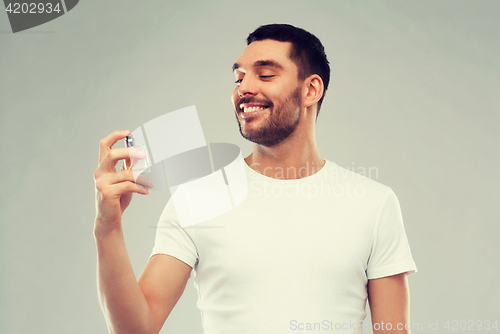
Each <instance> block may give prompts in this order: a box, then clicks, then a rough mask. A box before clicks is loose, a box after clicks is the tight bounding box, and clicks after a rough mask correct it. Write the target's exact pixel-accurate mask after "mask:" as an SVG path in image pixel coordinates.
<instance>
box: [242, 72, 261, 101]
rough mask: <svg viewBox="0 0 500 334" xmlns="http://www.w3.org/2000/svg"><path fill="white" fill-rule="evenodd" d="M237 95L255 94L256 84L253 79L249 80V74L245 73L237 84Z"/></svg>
mask: <svg viewBox="0 0 500 334" xmlns="http://www.w3.org/2000/svg"><path fill="white" fill-rule="evenodd" d="M238 95H239V96H240V97H243V96H253V95H257V85H256V84H255V81H254V80H251V78H250V76H249V75H245V76H244V77H243V79H242V80H241V82H240V85H239V86H238Z"/></svg>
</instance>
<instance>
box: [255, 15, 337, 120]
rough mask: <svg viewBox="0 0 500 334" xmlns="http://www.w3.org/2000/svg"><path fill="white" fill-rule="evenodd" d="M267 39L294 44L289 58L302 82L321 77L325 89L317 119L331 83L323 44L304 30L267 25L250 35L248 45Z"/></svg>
mask: <svg viewBox="0 0 500 334" xmlns="http://www.w3.org/2000/svg"><path fill="white" fill-rule="evenodd" d="M265 39H272V40H275V41H278V42H290V43H292V48H291V49H290V54H289V57H290V59H291V60H292V61H293V62H294V63H295V64H296V65H297V68H298V71H299V73H298V76H299V79H300V80H304V79H306V78H307V77H308V76H310V75H312V74H317V75H319V76H320V77H321V80H323V86H324V89H323V96H321V99H319V101H318V110H317V113H316V117H317V116H318V114H319V109H320V108H321V103H322V102H323V98H324V97H325V93H326V90H327V89H328V83H329V82H330V65H329V62H328V59H327V58H326V54H325V49H324V47H323V44H321V42H320V40H319V39H318V38H317V37H316V36H314V35H313V34H311V33H310V32H307V31H305V30H304V29H300V28H297V27H294V26H292V25H290V24H267V25H263V26H260V27H258V28H257V29H255V31H254V32H252V33H251V34H250V35H248V38H247V45H250V43H252V42H255V41H262V40H265Z"/></svg>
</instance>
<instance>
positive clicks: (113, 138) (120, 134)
mask: <svg viewBox="0 0 500 334" xmlns="http://www.w3.org/2000/svg"><path fill="white" fill-rule="evenodd" d="M128 135H130V131H129V130H117V131H113V132H112V133H110V134H109V135H107V136H106V137H104V138H103V139H101V141H100V142H99V165H100V164H101V161H102V160H104V158H105V157H106V155H107V154H108V152H109V150H111V147H112V146H113V145H114V144H116V142H117V141H118V140H120V139H123V138H125V137H127V136H128Z"/></svg>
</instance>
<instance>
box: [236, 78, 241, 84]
mask: <svg viewBox="0 0 500 334" xmlns="http://www.w3.org/2000/svg"><path fill="white" fill-rule="evenodd" d="M241 80H242V79H238V80H236V81H235V82H234V83H236V84H239V83H241Z"/></svg>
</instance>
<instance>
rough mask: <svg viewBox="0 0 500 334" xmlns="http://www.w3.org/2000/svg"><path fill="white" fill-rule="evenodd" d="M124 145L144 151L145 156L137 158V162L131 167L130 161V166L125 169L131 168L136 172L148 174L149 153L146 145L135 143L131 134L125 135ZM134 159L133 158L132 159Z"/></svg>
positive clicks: (149, 164) (149, 167)
mask: <svg viewBox="0 0 500 334" xmlns="http://www.w3.org/2000/svg"><path fill="white" fill-rule="evenodd" d="M125 146H127V147H134V148H137V149H139V150H141V151H143V152H144V153H146V157H145V158H144V159H139V160H137V163H136V164H135V165H134V166H133V167H132V161H131V162H130V166H128V168H127V169H131V170H133V171H134V172H138V173H139V174H148V173H151V160H150V159H149V153H148V149H147V147H146V145H139V146H136V145H135V140H134V137H133V136H132V135H129V136H127V137H125ZM134 161H135V160H134Z"/></svg>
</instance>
